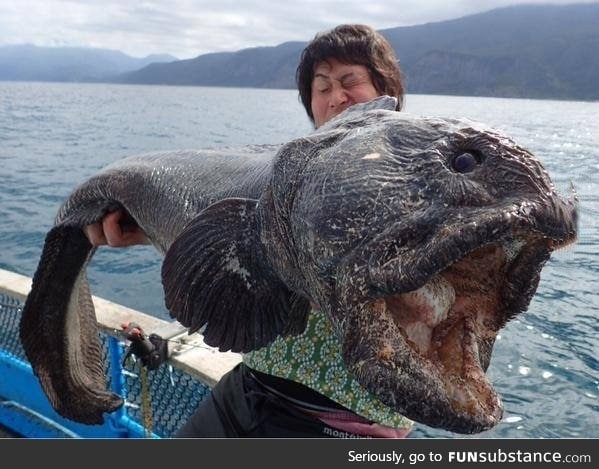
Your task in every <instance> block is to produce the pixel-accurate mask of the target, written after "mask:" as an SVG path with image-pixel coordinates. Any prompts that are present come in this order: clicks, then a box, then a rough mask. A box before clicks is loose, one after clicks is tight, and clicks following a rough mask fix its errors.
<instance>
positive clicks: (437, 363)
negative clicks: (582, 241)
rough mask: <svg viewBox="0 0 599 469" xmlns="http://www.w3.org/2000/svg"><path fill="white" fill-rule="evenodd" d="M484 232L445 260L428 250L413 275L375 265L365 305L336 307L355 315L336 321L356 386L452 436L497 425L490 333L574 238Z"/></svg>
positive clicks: (457, 244) (463, 239) (515, 230)
mask: <svg viewBox="0 0 599 469" xmlns="http://www.w3.org/2000/svg"><path fill="white" fill-rule="evenodd" d="M479 225H480V224H479ZM483 225H484V224H483ZM488 225H489V226H486V227H484V226H483V227H482V228H481V227H480V226H478V227H477V228H476V230H479V233H478V234H480V229H483V230H484V231H485V236H483V237H482V239H485V240H486V241H485V242H482V243H481V242H480V239H481V237H479V236H474V235H473V236H469V234H468V233H467V232H466V231H465V230H463V231H462V232H461V234H462V235H463V236H460V237H452V239H451V240H450V241H449V242H448V244H447V243H446V244H445V247H447V246H451V247H452V248H453V249H452V250H451V251H450V252H452V253H453V254H449V255H448V254H447V251H443V252H437V254H435V252H434V251H433V250H432V249H430V250H429V255H428V256H422V257H420V258H421V259H422V261H421V263H422V265H420V266H419V265H414V264H413V263H411V264H409V265H406V263H405V259H403V260H402V259H400V258H395V259H392V260H390V261H387V262H382V263H381V264H380V265H381V266H382V267H381V268H380V269H378V270H374V271H373V270H371V271H370V276H369V280H370V282H369V283H370V290H369V292H370V295H369V296H370V297H369V298H363V301H358V300H357V298H356V297H354V298H353V299H352V300H350V301H349V302H343V303H345V305H347V306H348V305H349V304H350V303H351V302H352V301H353V304H354V305H356V304H357V306H354V307H349V306H348V307H347V308H346V309H345V312H346V316H345V319H344V320H341V321H340V325H341V330H342V337H343V357H344V360H345V363H346V366H347V367H348V369H349V371H350V372H352V373H353V374H354V375H355V376H356V379H357V380H358V382H360V383H361V384H362V385H363V386H364V387H365V388H366V389H368V390H369V391H370V392H372V393H373V394H375V395H376V396H377V397H378V398H379V399H380V400H381V401H382V402H384V403H385V404H387V405H388V406H390V407H392V408H393V409H395V410H397V411H398V412H400V413H402V414H403V415H405V416H406V417H408V418H411V419H413V420H415V421H417V422H420V423H424V424H426V425H429V426H431V427H437V428H443V429H446V430H450V431H454V432H457V433H477V432H481V431H484V430H488V429H490V428H492V427H494V426H495V425H497V424H498V423H499V422H500V421H501V418H502V415H503V404H502V402H501V399H500V397H499V395H498V393H497V392H496V391H495V389H494V388H493V386H492V384H491V383H490V381H489V379H488V378H487V376H486V374H485V372H486V370H487V368H488V366H489V363H490V360H491V354H492V350H493V346H494V343H495V340H496V337H497V334H498V332H499V331H500V330H501V328H502V327H504V326H505V324H506V323H507V322H508V321H509V320H510V319H512V318H513V317H515V316H516V315H517V314H519V313H521V312H523V311H524V310H526V308H527V307H528V304H529V302H530V300H531V299H532V297H533V295H534V293H535V291H536V288H537V285H538V282H539V278H540V271H541V269H542V267H543V265H544V264H545V262H547V260H548V259H549V256H550V253H551V251H553V250H554V249H556V248H558V247H561V246H563V245H565V244H568V243H570V242H572V241H573V239H574V238H575V236H573V235H571V234H569V235H564V236H561V235H560V236H559V237H550V236H547V235H543V234H541V233H540V232H539V231H538V230H537V229H535V230H531V229H526V230H524V229H522V226H517V225H514V224H511V225H507V226H506V225H503V228H497V227H499V226H501V225H496V224H492V223H490V222H489V223H488ZM491 226H494V227H495V228H494V229H493V230H492V231H489V230H490V228H491ZM491 232H493V233H494V234H495V236H489V234H490V233H491ZM470 234H473V233H470ZM476 239H478V240H479V241H476ZM429 248H430V246H429ZM439 259H441V261H439ZM431 265H434V267H435V268H434V269H431V268H430V267H431ZM426 268H428V269H429V270H428V271H427V270H426ZM410 269H411V270H410ZM391 271H393V272H394V274H393V275H392V277H393V278H392V279H391V280H390V279H389V273H390V272H391ZM398 271H399V272H404V273H405V272H407V271H411V272H417V273H418V277H417V278H416V279H414V277H411V278H409V279H407V280H406V278H405V277H401V276H400V275H399V274H397V272H398ZM423 272H424V273H423ZM377 275H378V277H377ZM402 282H403V283H402ZM393 285H395V287H394V286H393ZM381 286H383V288H381ZM377 290H378V292H377ZM373 292H374V293H373ZM347 299H348V298H346V300H347ZM333 316H334V315H333Z"/></svg>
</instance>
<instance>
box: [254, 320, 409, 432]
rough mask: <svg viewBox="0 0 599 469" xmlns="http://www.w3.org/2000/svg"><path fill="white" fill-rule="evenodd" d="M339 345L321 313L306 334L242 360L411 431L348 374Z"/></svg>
mask: <svg viewBox="0 0 599 469" xmlns="http://www.w3.org/2000/svg"><path fill="white" fill-rule="evenodd" d="M340 351H341V345H340V342H339V340H338V339H337V337H336V336H335V334H334V333H333V327H332V325H331V323H330V321H329V320H328V318H327V317H326V316H325V314H324V313H321V312H319V311H314V310H313V311H312V312H311V313H310V316H309V318H308V325H307V327H306V330H305V331H304V332H303V333H302V334H301V335H298V336H291V337H285V338H280V337H279V338H278V339H276V340H275V341H274V342H273V343H272V344H270V345H269V346H267V347H264V348H261V349H259V350H256V351H254V352H251V353H247V354H245V355H244V356H243V361H244V363H245V364H246V365H247V366H249V367H250V368H253V369H255V370H258V371H261V372H263V373H268V374H271V375H274V376H279V377H281V378H285V379H289V380H291V381H295V382H298V383H301V384H303V385H305V386H308V387H309V388H312V389H314V390H315V391H317V392H319V393H320V394H323V395H325V396H327V397H328V398H329V399H332V400H333V401H335V402H338V403H339V404H341V405H343V406H344V407H347V408H348V409H350V410H351V411H353V412H354V413H356V414H358V415H361V416H362V417H365V418H367V419H369V420H371V421H373V422H376V423H378V424H381V425H385V426H388V427H392V428H410V427H411V426H412V421H411V420H409V419H407V418H406V417H404V416H403V415H400V414H398V413H397V412H396V411H394V410H393V409H391V408H390V407H388V406H386V405H385V404H383V403H382V402H381V401H379V400H378V399H377V398H376V397H375V396H374V395H373V394H372V393H370V392H369V391H367V390H366V389H365V388H363V387H362V386H361V385H360V384H358V382H357V381H356V380H355V379H354V378H353V377H352V376H351V375H350V374H349V373H348V371H347V369H346V368H345V365H344V364H343V360H342V358H341V353H340Z"/></svg>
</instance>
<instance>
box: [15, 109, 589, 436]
mask: <svg viewBox="0 0 599 469" xmlns="http://www.w3.org/2000/svg"><path fill="white" fill-rule="evenodd" d="M394 105H395V102H394V101H393V99H392V98H389V97H382V98H379V99H377V100H375V101H373V102H371V103H367V104H362V105H356V106H353V107H352V108H350V109H348V110H347V111H345V112H344V113H343V114H341V115H340V116H338V117H337V118H335V119H333V120H332V121H330V122H329V123H327V124H326V125H324V126H322V127H321V128H319V129H318V130H317V131H315V132H314V133H312V134H310V135H308V136H307V137H305V138H300V139H297V140H294V141H292V142H290V143H288V144H285V145H283V146H281V147H254V148H250V149H244V150H242V151H239V152H231V151H222V152H215V151H211V152H209V151H204V152H183V153H169V154H164V153H163V154H157V155H154V156H144V157H137V158H130V159H125V160H124V161H122V162H120V163H117V164H116V165H114V166H112V167H111V168H109V169H107V170H105V171H104V172H102V173H100V174H98V175H97V176H94V177H92V178H91V179H90V180H88V181H87V182H85V183H84V184H83V185H82V186H80V187H79V188H78V189H76V190H75V192H74V193H73V194H72V195H71V196H70V197H69V198H68V200H67V201H66V202H65V204H64V205H63V207H62V208H61V210H60V213H59V215H58V217H57V220H56V225H55V227H54V228H53V229H52V230H51V231H50V232H49V234H48V236H47V239H46V243H45V246H44V250H43V254H42V258H41V260H40V264H39V267H38V270H37V272H36V274H35V276H34V281H33V287H32V291H31V293H30V295H29V297H28V299H27V302H26V304H25V306H24V310H23V319H22V324H21V338H22V341H23V344H24V347H25V350H26V352H27V356H28V358H29V360H30V361H31V363H32V366H33V369H34V370H35V373H36V374H37V376H38V377H39V378H40V380H41V383H42V385H43V388H44V390H45V392H46V393H47V395H48V396H49V398H50V401H51V402H52V404H53V405H54V407H55V408H56V410H57V411H58V412H59V413H60V414H62V415H64V416H65V417H68V418H71V419H74V420H77V421H80V422H85V423H99V422H102V420H103V415H102V414H103V413H104V412H111V411H113V410H115V409H116V408H118V407H119V406H120V405H121V404H122V400H121V398H120V397H118V396H116V395H114V394H112V393H110V392H108V391H106V389H105V384H104V372H103V370H102V362H101V358H100V353H99V345H98V339H97V335H98V334H97V329H96V327H95V316H94V312H93V307H92V304H91V301H90V294H89V289H88V286H87V281H86V278H85V268H86V265H87V263H88V262H89V260H90V258H91V255H92V253H93V249H92V246H91V245H90V244H89V242H88V241H87V239H86V238H85V236H84V235H83V233H82V229H81V228H82V226H84V225H86V224H89V223H92V222H95V221H98V220H99V219H101V217H102V216H103V215H104V214H105V213H106V212H108V211H110V210H114V209H117V208H121V209H124V210H126V212H127V213H128V214H129V215H130V216H131V217H132V218H133V220H134V221H135V222H136V223H137V224H138V225H139V226H140V227H141V228H142V229H143V230H144V231H145V232H146V233H147V234H148V236H149V237H150V239H151V240H152V242H153V243H154V244H155V246H156V247H157V248H158V249H159V250H160V251H161V252H165V253H166V254H165V259H164V262H163V266H162V281H163V285H164V292H165V301H166V305H167V308H168V309H169V311H170V313H171V315H172V316H173V317H174V318H176V319H177V320H178V321H179V322H181V323H182V324H183V325H184V326H186V327H188V328H189V330H190V332H194V331H198V330H202V332H203V334H204V338H205V341H206V342H207V343H208V344H209V345H213V346H217V347H219V348H220V349H221V350H233V351H241V352H245V351H250V350H254V349H256V348H259V347H261V346H264V345H266V344H268V343H269V342H271V341H272V340H273V339H274V338H275V337H277V336H278V335H286V334H295V333H299V332H301V331H302V330H303V328H304V327H305V323H306V319H307V315H308V312H309V308H310V302H311V303H313V304H315V305H317V306H318V307H319V308H320V309H321V310H323V311H324V312H325V313H326V314H327V315H328V317H329V318H330V320H331V321H332V324H333V326H334V330H335V333H336V334H337V335H338V337H339V339H340V341H341V343H342V348H343V349H342V355H343V359H344V362H345V364H346V366H347V369H348V370H349V372H351V373H352V374H353V375H354V376H355V377H356V379H357V380H358V381H359V382H360V383H361V385H362V386H364V387H365V388H366V389H368V390H369V391H371V392H372V393H373V394H374V395H376V396H377V397H378V398H379V399H380V400H381V401H382V402H384V403H385V404H387V405H388V406H390V407H392V408H394V409H396V410H397V411H398V412H400V413H402V414H404V415H406V416H407V417H409V418H412V419H414V420H416V421H418V422H422V423H424V424H427V425H430V426H433V427H441V428H444V429H447V430H451V431H455V432H461V433H474V432H479V431H482V430H485V429H488V428H491V427H493V426H494V425H496V424H497V423H498V422H499V421H500V419H501V416H502V403H501V400H500V398H499V396H498V394H497V393H496V391H495V390H494V389H493V386H492V385H491V384H490V383H489V381H488V380H487V378H486V376H485V371H486V369H487V367H488V366H489V362H490V359H491V352H492V349H493V344H494V340H495V337H496V335H497V333H498V331H499V330H500V329H501V328H502V327H503V326H504V325H505V324H506V323H507V321H509V320H510V319H511V318H513V317H515V316H516V315H518V314H520V313H521V312H523V311H525V310H526V309H527V307H528V304H529V302H530V300H531V298H532V297H533V295H534V293H535V291H536V288H537V285H538V282H539V275H540V272H541V269H542V267H543V265H544V264H545V263H546V262H547V260H548V259H549V256H550V253H551V252H552V251H553V250H555V249H558V248H560V247H562V246H565V245H567V244H569V243H571V242H573V241H574V240H575V238H576V231H577V226H576V223H577V216H576V200H575V197H572V198H570V199H568V200H566V199H564V198H562V197H561V196H559V195H558V194H557V192H556V190H555V189H554V186H553V184H552V182H551V180H550V178H549V176H548V175H547V173H546V171H545V170H544V168H543V166H542V165H541V163H540V162H539V160H538V159H537V158H535V157H534V156H533V155H532V154H531V153H529V152H528V151H526V150H525V149H523V148H522V147H520V146H518V145H517V144H516V143H514V142H513V141H512V140H510V139H509V138H508V137H507V136H505V135H503V134H501V133H500V132H497V131H495V130H493V129H490V128H488V127H486V126H484V125H482V124H478V123H474V122H471V121H468V120H458V119H439V118H424V117H416V116H412V115H409V114H406V113H398V112H394V111H393V109H394Z"/></svg>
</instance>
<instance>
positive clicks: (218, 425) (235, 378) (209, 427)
mask: <svg viewBox="0 0 599 469" xmlns="http://www.w3.org/2000/svg"><path fill="white" fill-rule="evenodd" d="M175 438H360V436H358V435H353V434H350V433H347V432H343V431H339V430H336V429H334V428H331V427H329V426H328V425H326V424H325V423H323V422H322V421H320V420H318V419H316V418H313V417H311V416H309V415H307V414H305V413H304V412H302V411H301V410H299V409H298V408H297V407H295V406H293V405H292V404H290V403H289V402H288V401H286V400H285V399H283V398H281V397H279V396H277V395H276V394H273V393H272V392H269V391H268V389H266V388H265V387H264V386H262V385H261V383H260V382H259V381H258V380H257V379H256V378H255V375H254V374H253V373H252V372H251V370H250V369H249V368H248V367H247V366H245V365H244V364H239V365H237V366H236V367H235V368H234V369H233V370H231V371H230V372H229V373H227V374H225V375H224V376H223V378H222V379H221V380H220V381H219V383H218V384H217V385H216V386H215V387H214V389H213V390H212V393H211V394H210V395H209V396H207V397H206V398H205V399H204V400H203V401H202V402H201V403H200V405H199V407H198V409H197V411H196V412H195V414H193V415H192V416H191V418H190V419H189V420H188V421H187V422H186V423H185V424H184V425H183V426H182V427H181V428H180V429H179V431H178V432H177V433H176V434H175Z"/></svg>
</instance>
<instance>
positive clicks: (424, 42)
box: [112, 3, 599, 100]
mask: <svg viewBox="0 0 599 469" xmlns="http://www.w3.org/2000/svg"><path fill="white" fill-rule="evenodd" d="M598 25H599V3H592V4H577V5H560V6H557V5H520V6H512V7H506V8H500V9H496V10H491V11H488V12H485V13H480V14H476V15H470V16H465V17H462V18H458V19H455V20H450V21H442V22H437V23H428V24H423V25H418V26H410V27H399V28H392V29H385V30H381V31H380V32H381V33H382V34H383V35H384V36H385V37H387V38H388V39H389V41H390V42H391V44H392V45H393V47H394V48H395V50H396V52H397V54H398V57H399V59H400V63H401V66H402V70H403V72H404V75H405V78H406V83H407V90H408V93H427V94H454V95H475V96H502V97H529V98H558V99H583V100H598V99H599V86H598V84H599V54H598V53H597V51H599V26H598ZM305 45H306V43H304V42H287V43H283V44H280V45H278V46H275V47H258V48H251V49H243V50H240V51H237V52H227V53H214V54H205V55H200V56H199V57H196V58H194V59H190V60H181V61H177V62H172V63H168V64H166V63H163V64H157V63H154V64H151V65H149V66H147V67H145V68H142V69H141V70H137V71H133V72H129V73H126V74H123V75H121V76H118V77H114V78H113V79H112V81H115V82H120V83H145V84H171V85H204V86H247V87H258V88H295V81H294V74H295V68H296V66H297V62H298V60H299V56H300V53H301V50H302V48H303V47H304V46H305Z"/></svg>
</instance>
